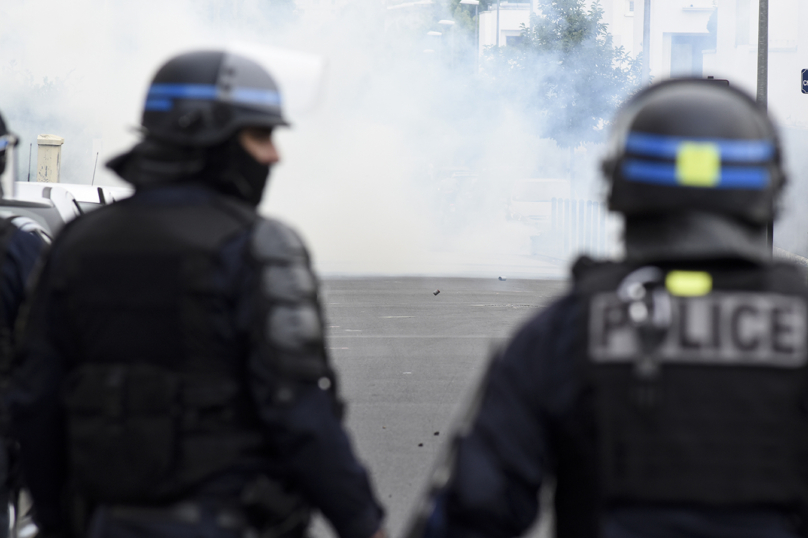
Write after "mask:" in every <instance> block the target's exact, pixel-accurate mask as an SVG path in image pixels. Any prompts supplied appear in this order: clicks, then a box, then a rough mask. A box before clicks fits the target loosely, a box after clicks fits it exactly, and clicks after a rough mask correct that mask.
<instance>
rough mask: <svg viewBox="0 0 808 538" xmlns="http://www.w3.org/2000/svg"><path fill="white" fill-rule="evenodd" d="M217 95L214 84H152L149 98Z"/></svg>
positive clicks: (208, 97)
mask: <svg viewBox="0 0 808 538" xmlns="http://www.w3.org/2000/svg"><path fill="white" fill-rule="evenodd" d="M217 95H218V90H217V88H216V86H214V85H213V84H152V85H151V88H149V95H148V98H153V97H174V98H180V99H216V96H217Z"/></svg>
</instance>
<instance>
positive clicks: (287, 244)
mask: <svg viewBox="0 0 808 538" xmlns="http://www.w3.org/2000/svg"><path fill="white" fill-rule="evenodd" d="M250 249H251V251H252V254H253V256H255V257H256V259H258V261H262V262H263V261H286V262H295V261H305V260H306V259H307V254H306V247H305V246H304V245H303V241H301V239H300V236H298V235H297V233H296V232H295V231H294V230H292V228H290V227H289V226H287V225H285V224H283V223H282V222H280V221H277V220H274V219H265V218H262V219H259V220H258V221H257V222H256V224H255V228H254V230H253V236H252V241H251V245H250Z"/></svg>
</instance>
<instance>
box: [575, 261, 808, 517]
mask: <svg viewBox="0 0 808 538" xmlns="http://www.w3.org/2000/svg"><path fill="white" fill-rule="evenodd" d="M634 269H636V268H630V267H628V266H626V265H613V264H604V265H601V266H597V267H594V268H590V269H588V270H587V271H586V272H585V274H584V276H583V277H582V278H581V279H579V282H578V289H579V291H580V298H581V305H582V311H583V312H584V313H585V314H584V315H585V318H584V319H585V320H586V326H587V331H586V335H585V338H584V339H583V341H584V342H585V344H583V345H582V347H581V348H580V356H579V361H580V362H579V363H580V366H581V369H582V372H583V374H584V376H585V379H586V380H587V386H588V387H589V389H588V391H587V394H588V395H589V398H590V400H589V405H591V411H592V412H593V413H594V424H593V426H594V429H593V431H594V435H595V437H596V440H597V444H596V447H597V449H596V455H595V456H594V457H595V458H596V460H595V461H596V466H593V468H597V469H598V476H597V477H596V479H595V482H596V484H597V489H598V497H599V498H600V502H601V503H602V504H603V505H604V506H617V505H636V504H644V503H652V504H656V503H662V504H666V505H670V504H674V505H676V504H678V505H701V506H708V507H709V506H713V507H727V506H757V507H761V506H769V507H780V508H784V509H787V508H794V507H797V506H804V505H806V504H808V415H807V414H806V403H808V343H807V342H808V314H806V304H808V301H806V297H808V290H806V288H805V284H804V279H803V278H802V277H801V275H800V274H799V272H798V271H797V270H796V269H795V268H793V267H790V266H785V265H772V266H764V267H760V266H751V265H750V266H749V267H748V268H745V269H744V268H738V267H737V266H735V267H725V268H715V269H711V270H709V271H699V272H694V274H698V275H700V278H702V281H706V282H709V289H707V288H702V289H700V290H696V292H693V291H692V290H690V291H688V290H685V292H684V293H683V292H682V291H681V290H678V289H676V288H675V286H674V289H673V291H671V286H672V284H671V282H672V281H673V280H672V277H671V275H673V276H674V277H675V276H677V271H674V270H672V269H660V268H654V269H655V270H656V271H657V272H658V274H659V275H660V276H661V278H660V279H659V282H657V283H654V284H653V285H652V286H651V288H653V289H651V288H648V289H647V290H646V291H645V292H639V293H637V292H633V293H635V297H634V298H635V299H636V300H632V299H630V298H629V299H628V300H627V299H626V298H625V297H621V296H620V293H619V292H618V290H619V289H621V286H622V287H623V288H625V286H624V285H623V283H624V282H625V281H626V280H628V279H629V278H630V277H629V275H631V274H636V273H633V270H634ZM644 270H648V268H645V269H644ZM637 273H639V271H637ZM679 273H681V271H680V272H679ZM635 289H636V288H635ZM629 295H630V294H629ZM652 295H653V296H654V297H655V298H656V299H654V300H653V301H652V300H650V299H648V298H650V297H651V296H652ZM642 296H645V297H646V299H643V297H642ZM660 298H661V299H660ZM663 299H664V300H663ZM643 301H644V302H643ZM649 301H650V302H649ZM654 301H656V304H653V305H652V304H651V303H653V302H654ZM638 305H642V306H638ZM661 310H667V314H666V315H667V318H666V319H667V321H666V322H665V323H663V324H657V326H655V327H654V326H653V323H652V320H651V318H655V319H659V318H660V311H661ZM662 317H664V316H662ZM632 320H634V321H636V320H640V321H643V323H635V322H633V321H632ZM645 320H647V322H645ZM649 331H650V332H649ZM654 331H656V332H655V333H654ZM649 365H650V367H649Z"/></svg>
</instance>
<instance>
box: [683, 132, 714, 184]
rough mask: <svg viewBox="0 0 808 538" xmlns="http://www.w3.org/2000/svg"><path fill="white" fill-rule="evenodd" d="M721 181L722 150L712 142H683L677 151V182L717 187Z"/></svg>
mask: <svg viewBox="0 0 808 538" xmlns="http://www.w3.org/2000/svg"><path fill="white" fill-rule="evenodd" d="M719 181H721V151H720V150H719V148H718V145H717V144H712V143H710V142H682V143H681V144H680V145H679V149H678V150H677V152H676V182H677V183H679V184H680V185H684V186H686V187H715V186H716V185H718V183H719Z"/></svg>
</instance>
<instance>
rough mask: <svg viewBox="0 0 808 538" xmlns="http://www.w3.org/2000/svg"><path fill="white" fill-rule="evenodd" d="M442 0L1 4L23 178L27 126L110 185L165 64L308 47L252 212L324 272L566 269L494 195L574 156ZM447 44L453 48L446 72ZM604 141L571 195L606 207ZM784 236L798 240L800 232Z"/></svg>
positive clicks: (5, 66)
mask: <svg viewBox="0 0 808 538" xmlns="http://www.w3.org/2000/svg"><path fill="white" fill-rule="evenodd" d="M290 1H291V0H290ZM441 5H442V4H440V2H436V5H435V6H436V7H435V8H434V9H433V10H432V11H430V12H429V13H427V14H426V15H425V14H424V13H426V12H424V13H420V12H412V13H409V14H406V15H405V17H404V18H401V16H400V15H399V14H397V13H392V11H391V10H388V9H387V6H386V5H385V3H384V2H381V1H376V0H364V1H363V0H355V1H352V2H349V3H348V4H347V5H345V6H344V7H343V8H341V10H339V11H338V12H337V14H335V15H333V16H318V15H317V13H316V12H314V13H312V12H306V11H304V10H300V9H298V10H297V12H293V11H294V9H293V8H291V7H290V3H288V2H286V3H285V2H283V0H275V1H274V2H267V1H259V0H233V1H231V2H213V1H212V0H193V1H191V0H162V1H157V0H141V1H138V2H130V1H127V0H71V1H70V2H64V1H56V0H36V1H33V0H17V1H16V2H3V4H2V5H1V6H0V112H2V113H3V115H4V116H5V117H6V120H7V123H8V124H9V127H10V128H11V129H12V130H13V131H15V132H17V133H18V134H20V135H21V136H22V138H23V142H22V146H21V151H20V162H21V169H22V172H23V178H22V179H25V170H26V169H27V162H28V148H29V144H30V143H33V145H34V147H33V156H32V159H33V164H34V165H35V162H36V135H38V134H44V133H50V134H58V135H60V136H63V137H65V139H66V142H65V145H64V146H63V161H62V162H63V164H62V181H65V182H75V183H89V182H90V181H91V179H92V177H93V173H94V162H95V158H96V153H99V154H100V155H99V158H98V167H97V169H96V170H95V182H96V184H113V185H114V184H120V182H119V180H118V179H117V178H116V177H115V176H114V175H113V174H112V173H111V172H109V171H108V170H106V169H105V168H104V167H103V163H104V162H105V161H107V160H108V159H109V158H111V157H113V156H114V155H116V154H117V153H119V152H121V151H124V150H126V149H127V148H128V147H130V146H131V145H132V144H133V143H134V142H135V141H136V140H137V133H136V132H135V130H134V127H136V126H137V125H138V124H139V120H140V111H141V107H142V103H143V98H144V96H145V92H146V89H147V87H148V83H149V80H150V79H151V77H152V75H153V74H154V72H155V70H156V69H157V68H158V67H159V65H161V64H162V63H163V62H164V61H165V60H166V59H168V58H169V57H170V56H172V55H174V54H176V53H178V52H181V51H187V50H193V49H200V48H204V49H211V48H221V47H224V46H226V45H228V44H232V43H234V42H240V43H254V44H257V45H261V46H273V47H284V48H289V49H293V50H299V51H302V52H307V53H313V54H317V55H321V56H323V57H324V58H325V59H326V61H327V63H328V69H327V76H326V80H325V86H324V88H323V91H322V95H321V99H320V102H319V104H318V106H317V107H316V108H315V109H314V110H313V111H311V112H309V113H308V114H307V115H305V116H300V115H298V116H297V117H293V118H292V119H293V121H294V125H293V127H292V128H291V129H288V130H279V131H278V132H277V137H276V138H277V143H278V146H279V149H280V151H281V154H282V159H283V160H282V163H281V164H279V165H278V166H276V167H275V168H274V169H273V171H272V176H271V178H270V184H269V189H268V194H267V196H266V198H265V200H264V203H263V204H262V208H261V209H262V211H263V212H265V213H267V214H270V215H276V216H279V217H280V218H282V219H283V220H286V221H288V222H290V223H292V224H293V225H294V226H295V227H296V228H298V229H299V230H300V231H301V232H302V234H303V235H304V237H305V238H306V240H307V242H308V244H309V246H310V248H311V250H312V252H313V257H314V261H315V264H316V266H317V268H318V270H319V271H320V272H321V273H324V274H327V275H329V274H330V275H369V274H455V275H461V276H462V275H480V276H482V275H486V276H492V277H496V276H499V275H508V276H522V277H548V276H561V275H563V273H564V270H565V263H563V262H562V263H559V262H557V261H553V260H549V261H548V259H547V257H536V256H531V255H530V254H531V247H530V236H531V235H532V234H534V233H535V232H533V231H532V230H531V229H530V228H529V227H527V226H525V225H522V224H519V223H513V222H507V221H506V220H505V203H506V200H507V197H508V193H509V192H510V189H511V185H512V184H513V182H514V181H515V180H519V179H526V178H564V177H567V174H568V168H569V166H570V152H569V150H567V149H561V148H559V147H558V145H557V144H556V143H555V142H554V141H553V140H550V139H543V138H540V137H539V136H538V135H537V134H536V132H537V129H536V128H535V125H532V124H531V121H534V120H531V119H530V118H529V117H528V116H526V115H525V114H524V104H523V103H520V102H519V101H518V100H516V99H514V100H512V101H509V100H506V99H495V98H493V97H492V95H493V94H492V93H491V92H487V91H486V89H485V84H483V82H482V81H481V80H480V79H479V78H475V77H473V76H470V70H471V65H472V63H473V61H472V62H471V63H470V62H469V60H471V58H473V57H470V56H468V55H469V54H473V52H472V51H471V50H469V49H466V48H465V45H466V44H467V42H464V39H465V38H464V34H463V33H462V32H459V31H457V32H456V35H455V36H452V35H451V32H452V31H455V29H449V30H447V29H446V28H439V27H437V26H436V25H435V22H436V20H437V17H439V18H442V19H450V18H452V14H451V13H449V12H448V10H446V11H444V12H441V11H440V9H441ZM403 9H407V8H402V10H403ZM402 10H395V11H402ZM395 17H399V18H395ZM431 18H435V19H436V20H435V21H432V20H431ZM402 21H403V22H402ZM434 29H441V30H442V31H443V33H444V35H443V36H440V37H435V36H426V31H427V30H434ZM452 39H454V47H455V50H456V51H457V53H458V55H466V56H464V57H461V58H458V57H457V56H456V57H455V58H456V61H455V65H454V66H451V65H450V63H451V62H449V61H448V60H447V58H448V54H449V52H450V50H451V49H450V47H451V43H452ZM424 49H432V50H433V51H434V52H431V53H428V52H424ZM464 62H465V63H464ZM526 83H527V82H526ZM594 98H597V96H596V95H595V96H594ZM604 136H605V132H604ZM602 150H603V146H602V144H599V143H588V144H586V145H585V146H581V147H579V148H577V149H575V151H574V153H573V154H572V172H573V177H574V181H573V183H572V191H573V192H572V196H573V197H575V198H581V199H587V200H601V199H603V192H604V189H603V186H602V182H601V181H600V179H599V176H598V172H597V161H598V158H599V156H600V153H601V152H602ZM32 167H33V166H32ZM451 170H454V171H455V176H456V177H455V178H454V179H452V177H451V176H452V174H451ZM792 184H795V185H796V184H797V182H795V181H792ZM796 188H797V187H795V189H796ZM447 193H448V194H447ZM612 226H613V225H612ZM780 229H782V227H781V228H779V229H778V238H779V237H780V235H781V234H780ZM609 233H610V236H611V247H610V248H611V249H612V251H614V249H615V248H616V247H615V244H616V236H617V232H616V231H615V229H614V228H613V227H612V228H610V232H609ZM792 243H793V245H791V244H792ZM794 245H796V246H794ZM788 246H792V250H795V251H798V250H799V248H803V249H805V248H806V247H808V241H806V240H805V234H802V235H801V236H799V237H796V236H795V238H794V239H793V240H791V243H790V244H789V245H788ZM788 246H787V247H786V248H788ZM798 253H799V252H798ZM573 254H574V253H570V254H569V256H570V257H571V256H572V255H573Z"/></svg>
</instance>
